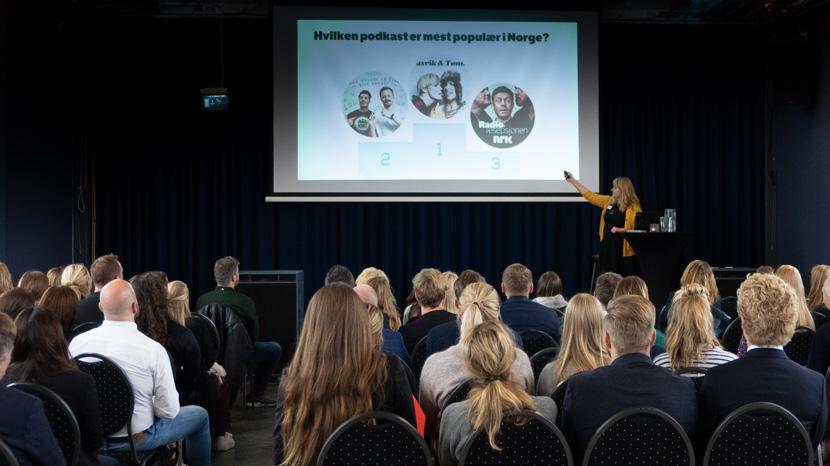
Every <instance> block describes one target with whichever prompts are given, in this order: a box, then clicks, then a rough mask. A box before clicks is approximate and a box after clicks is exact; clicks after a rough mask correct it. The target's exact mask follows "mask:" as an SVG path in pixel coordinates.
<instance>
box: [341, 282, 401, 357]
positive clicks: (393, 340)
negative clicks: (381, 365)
mask: <svg viewBox="0 0 830 466" xmlns="http://www.w3.org/2000/svg"><path fill="white" fill-rule="evenodd" d="M377 279H380V277H377ZM354 291H355V293H357V295H358V296H359V297H360V300H361V301H363V302H364V303H366V304H367V305H369V306H375V307H377V308H378V309H380V307H379V306H378V296H377V294H375V290H374V289H372V287H371V286H369V285H357V286H355V287H354ZM382 317H384V318H383V319H381V329H380V341H381V342H382V343H381V349H382V350H383V351H386V352H387V353H390V354H394V355H395V356H397V357H399V358H401V360H402V361H403V362H405V363H406V364H409V353H408V352H407V351H406V346H404V344H403V337H402V336H401V334H400V333H398V332H396V331H394V330H390V329H388V328H386V327H385V326H383V321H385V320H386V319H385V315H384V316H382Z"/></svg>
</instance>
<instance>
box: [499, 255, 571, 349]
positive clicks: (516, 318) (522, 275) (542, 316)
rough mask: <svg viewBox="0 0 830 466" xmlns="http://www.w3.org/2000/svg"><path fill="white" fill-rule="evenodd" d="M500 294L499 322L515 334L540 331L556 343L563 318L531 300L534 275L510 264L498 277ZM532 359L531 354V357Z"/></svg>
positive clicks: (526, 269) (527, 270)
mask: <svg viewBox="0 0 830 466" xmlns="http://www.w3.org/2000/svg"><path fill="white" fill-rule="evenodd" d="M501 291H502V292H503V293H504V294H505V296H507V301H505V302H503V303H501V320H502V321H504V323H505V324H507V326H508V327H510V328H511V329H513V330H514V331H516V332H521V331H523V330H541V331H543V332H545V333H547V334H549V335H550V336H552V337H553V338H555V339H556V341H559V338H560V336H561V334H562V319H561V318H560V317H559V315H558V314H557V313H556V311H554V310H552V309H549V308H547V307H545V306H543V305H541V304H539V303H537V302H534V301H531V300H530V293H532V292H533V274H531V273H530V269H528V268H527V267H525V266H524V265H522V264H511V265H509V266H507V268H506V269H504V273H503V274H502V277H501ZM531 356H532V355H531Z"/></svg>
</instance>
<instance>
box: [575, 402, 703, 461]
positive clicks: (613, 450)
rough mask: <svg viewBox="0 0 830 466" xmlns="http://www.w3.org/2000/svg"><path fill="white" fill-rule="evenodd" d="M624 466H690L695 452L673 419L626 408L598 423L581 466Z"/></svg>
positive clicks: (653, 410) (660, 413)
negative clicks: (632, 465) (633, 465)
mask: <svg viewBox="0 0 830 466" xmlns="http://www.w3.org/2000/svg"><path fill="white" fill-rule="evenodd" d="M624 464H636V465H638V466H651V465H654V466H663V465H668V464H670V465H676V466H680V465H688V466H694V464H695V452H694V449H693V448H692V442H691V440H689V436H688V435H686V432H685V431H684V430H683V428H682V427H681V426H680V424H678V422H677V421H675V420H674V418H673V417H671V416H669V415H668V414H666V413H665V412H663V411H661V410H659V409H657V408H650V407H640V408H630V409H626V410H624V411H621V412H619V413H617V414H615V415H613V416H611V418H610V419H608V420H607V421H605V422H604V423H602V425H601V426H600V427H599V429H597V431H596V432H595V433H594V435H593V437H591V440H590V441H589V442H588V447H587V448H586V449H585V457H584V458H583V460H582V466H600V465H624Z"/></svg>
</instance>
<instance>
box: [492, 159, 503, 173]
mask: <svg viewBox="0 0 830 466" xmlns="http://www.w3.org/2000/svg"><path fill="white" fill-rule="evenodd" d="M499 168H501V158H499V157H493V158H491V159H490V169H492V170H498V169H499Z"/></svg>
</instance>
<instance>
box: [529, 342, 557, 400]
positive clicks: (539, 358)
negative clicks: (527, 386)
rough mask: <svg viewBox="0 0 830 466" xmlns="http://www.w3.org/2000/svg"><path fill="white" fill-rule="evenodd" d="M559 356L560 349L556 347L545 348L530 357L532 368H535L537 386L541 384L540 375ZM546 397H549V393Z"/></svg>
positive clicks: (534, 374)
mask: <svg viewBox="0 0 830 466" xmlns="http://www.w3.org/2000/svg"><path fill="white" fill-rule="evenodd" d="M558 354H559V347H558V346H554V347H551V348H545V349H543V350H542V351H539V352H538V353H536V354H534V355H533V356H531V357H530V367H532V368H533V380H535V381H536V383H537V384H538V383H539V374H541V373H542V369H544V368H545V366H547V365H548V363H549V362H551V361H553V360H554V358H556V356H557V355H558ZM546 395H548V393H546Z"/></svg>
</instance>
